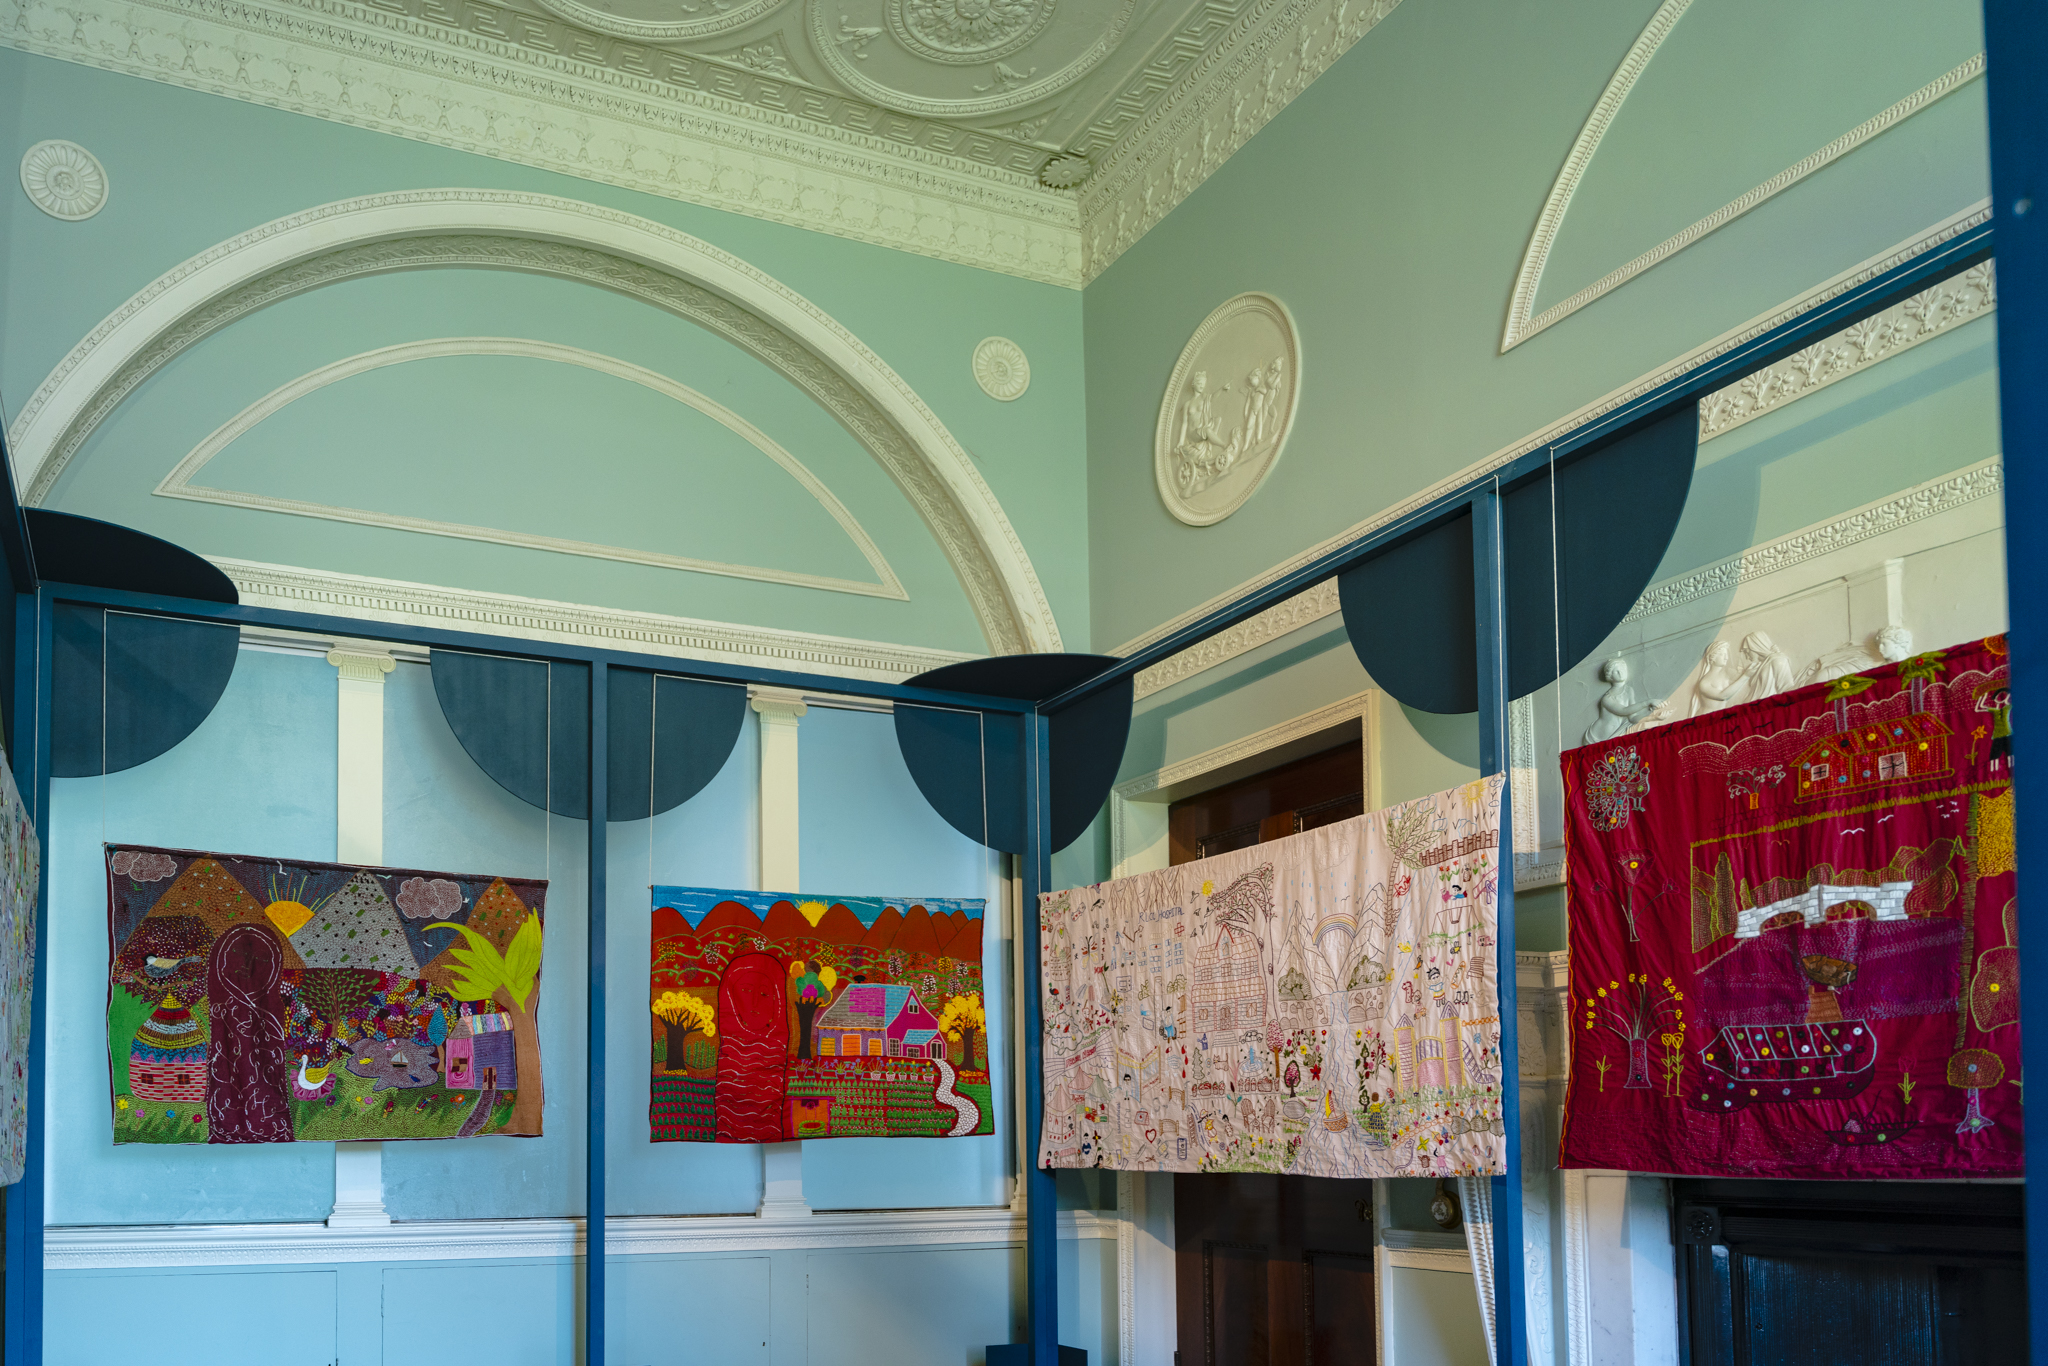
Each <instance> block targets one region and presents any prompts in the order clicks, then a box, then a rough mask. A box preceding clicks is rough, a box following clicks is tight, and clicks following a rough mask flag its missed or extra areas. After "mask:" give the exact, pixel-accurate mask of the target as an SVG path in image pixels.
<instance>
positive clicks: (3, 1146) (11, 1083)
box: [0, 755, 43, 1186]
mask: <svg viewBox="0 0 2048 1366" xmlns="http://www.w3.org/2000/svg"><path fill="white" fill-rule="evenodd" d="M42 862H43V854H42V845H41V843H40V842H39V841H38V840H37V839H36V827H35V823H34V822H33V821H31V820H29V818H28V810H27V808H25V807H23V806H22V804H21V793H20V792H19V791H17V790H16V788H15V786H14V773H13V771H12V770H10V769H9V768H8V766H7V758H6V756H5V755H0V1186H11V1185H13V1184H14V1183H15V1182H17V1181H19V1180H21V1171H22V1164H23V1163H24V1162H25V1161H26V1160H27V1158H28V1031H29V1015H30V1006H31V1004H32V1001H31V998H32V995H33V993H34V990H35V979H36V889H37V887H39V886H40V885H41V882H42Z"/></svg>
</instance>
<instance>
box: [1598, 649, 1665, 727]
mask: <svg viewBox="0 0 2048 1366" xmlns="http://www.w3.org/2000/svg"><path fill="white" fill-rule="evenodd" d="M1600 681H1601V682H1602V683H1605V684H1607V685H1608V687H1607V691H1606V692H1604V693H1602V694H1601V695H1600V714H1599V715H1598V716H1596V717H1595V718H1594V719H1593V724H1592V725H1590V726H1588V727H1586V736H1585V743H1587V744H1589V745H1597V744H1599V743H1600V742H1601V741H1602V740H1612V739H1613V738H1614V737H1615V736H1617V735H1619V734H1621V733H1622V732H1623V731H1625V730H1627V729H1628V728H1629V727H1630V726H1633V725H1634V724H1636V722H1638V721H1642V720H1646V719H1648V718H1649V717H1650V716H1651V715H1652V714H1653V713H1655V712H1656V711H1658V710H1659V709H1660V708H1661V707H1662V706H1663V705H1664V704H1663V702H1662V701H1661V700H1657V699H1653V700H1651V701H1648V702H1640V701H1637V700H1636V690H1635V685H1634V684H1632V683H1630V682H1629V681H1628V661H1626V660H1623V659H1610V660H1608V661H1607V662H1606V663H1604V664H1602V665H1601V666H1600Z"/></svg>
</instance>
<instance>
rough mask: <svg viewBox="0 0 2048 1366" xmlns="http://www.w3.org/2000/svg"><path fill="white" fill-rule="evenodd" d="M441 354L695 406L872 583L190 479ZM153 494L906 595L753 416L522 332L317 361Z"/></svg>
mask: <svg viewBox="0 0 2048 1366" xmlns="http://www.w3.org/2000/svg"><path fill="white" fill-rule="evenodd" d="M446 356H517V357H522V358H525V359H528V360H544V361H552V362H556V363H558V364H562V365H574V366H577V367H579V368H582V369H585V370H594V371H596V372H597V373H599V374H604V375H611V376H613V377H614V378H617V379H623V380H626V381H627V382H629V383H632V384H638V385H640V386H642V387H643V388H647V389H651V390H653V391H654V392H655V393H657V394H660V395H662V396H663V397H664V398H669V399H673V400H675V401H676V402H678V403H682V404H685V405H687V406H689V407H691V408H695V409H696V410H697V411H698V412H700V413H703V414H704V415H705V416H706V417H709V418H710V419H711V420H712V421H714V422H717V423H719V424H720V425H721V426H724V427H725V428H727V429H728V430H730V431H731V432H733V433H734V434H735V435H737V436H738V437H739V438H740V439H741V440H743V441H745V442H747V443H748V444H749V445H751V446H753V447H754V449H756V450H758V451H760V452H761V454H763V455H765V456H767V457H768V458H769V459H770V460H772V461H774V462H775V463H776V464H777V465H778V466H780V467H781V468H782V469H783V471H784V472H786V473H787V474H788V475H789V476H790V477H791V478H792V479H794V480H796V482H797V483H798V484H799V485H801V486H802V488H803V490H804V492H805V493H807V494H809V495H810V496H811V497H812V498H814V499H816V500H817V502H818V505H819V506H820V507H822V508H824V509H825V511H826V513H827V514H828V515H829V516H830V517H831V518H832V520H833V521H835V522H837V523H838V524H839V528H840V530H842V531H844V532H845V533H846V535H847V537H848V539H850V540H851V541H852V542H853V543H854V546H855V547H856V548H857V549H859V551H860V553H861V556H862V558H864V559H865V560H866V561H867V562H868V567H869V568H871V569H873V570H874V571H875V578H876V582H874V583H864V582H862V581H860V580H858V579H842V578H833V577H828V576H825V575H819V574H803V573H798V572H796V571H794V570H786V569H762V568H757V567H755V566H752V565H741V564H726V563H723V562H720V561H717V560H699V559H692V558H690V557H689V556H686V555H667V554H663V553H661V552H659V551H653V550H636V549H632V548H630V547H626V546H617V545H604V544H597V543H593V542H589V541H572V540H565V539H563V538H562V537H559V536H538V535H533V534H531V533H528V532H519V531H505V530H502V529H499V528H496V527H482V526H470V525H466V524H463V523H459V522H442V521H436V520H433V519H431V518H426V517H402V516H398V515H396V514H394V513H385V512H372V511H368V510H366V509H363V508H352V507H338V506H335V505H333V504H329V503H313V502H306V501H303V500H301V499H296V498H277V497H272V496H269V495H267V494H258V493H243V492H238V491H236V490H232V489H220V488H211V487H208V486H206V485H203V484H195V483H193V482H192V480H193V479H195V478H196V477H197V476H198V474H199V472H200V471H201V470H202V469H204V468H206V465H207V462H209V461H210V460H212V459H213V458H214V457H215V456H217V455H219V454H220V453H221V452H222V451H224V450H226V449H227V448H228V447H229V446H230V445H231V444H233V443H234V442H235V441H236V440H238V439H239V438H241V437H242V436H244V435H246V434H247V433H248V432H249V431H250V430H251V429H253V428H254V427H256V426H257V425H258V424H259V423H261V422H263V421H264V420H265V419H266V418H269V417H271V416H273V415H274V414H276V413H278V412H280V411H282V410H283V409H285V408H287V407H289V406H290V405H291V404H293V403H296V402H297V401H298V400H300V399H302V398H304V397H306V396H307V395H308V394H312V393H316V392H318V391H319V390H321V389H324V388H326V387H327V386H328V385H330V384H335V383H339V382H340V381H342V380H345V379H348V378H351V377H352V376H355V375H361V374H367V373H368V372H370V371H372V370H380V369H383V368H385V367H386V366H392V365H403V364H406V363H407V362H409V361H418V360H433V359H438V358H441V357H446ZM155 493H156V495H157V496H158V497H159V498H183V499H186V500H189V501H191V502H195V503H215V504H219V505H221V506H224V507H237V508H248V509H252V510H255V511H260V512H281V513H287V514H289V515H292V516H296V517H318V518H321V519H323V520H326V521H330V522H349V523H353V524H355V525H357V526H376V527H388V528H391V529H393V530H396V531H416V532H421V533H423V534H425V535H429V536H448V537H452V538H455V539H457V540H464V541H486V542H489V543H491V544H493V545H509V546H518V547H521V548H524V549H529V550H551V551H554V552H556V553H558V554H562V555H582V556H586V557H588V558H590V559H597V560H617V561H620V562H622V563H625V564H644V565H651V566H654V567H655V568H659V569H683V570H689V571H691V572H693V573H698V574H718V575H723V576H725V577H727V578H734V579H755V580H758V581H759V582H762V583H782V584H791V585H794V586H796V587H799V588H817V589H822V590H825V591H827V592H833V593H859V594H862V595H864V596H866V597H874V598H895V599H897V600H898V601H903V602H907V601H909V599H910V595H909V594H908V593H906V592H904V591H903V584H902V581H901V580H899V579H898V578H897V577H896V571H895V570H894V569H892V568H890V567H889V562H888V560H886V559H884V558H883V556H882V552H881V549H880V547H878V546H877V545H876V544H875V543H874V540H873V538H871V537H870V536H869V535H868V533H867V530H866V529H865V528H864V527H862V526H861V524H860V523H859V522H858V521H856V520H855V519H854V516H853V514H852V513H851V512H848V511H847V510H846V505H845V504H843V503H841V502H840V501H839V500H838V499H837V498H836V497H834V496H833V494H832V491H831V490H830V489H828V488H826V487H825V485H824V483H823V481H821V480H820V479H819V478H818V477H817V476H816V475H814V474H812V473H811V472H810V470H808V469H806V468H805V467H804V465H803V463H802V462H801V461H799V460H798V459H797V458H796V457H795V456H793V455H791V454H790V453H789V452H788V451H786V450H784V449H783V448H782V447H781V446H779V445H777V444H776V442H775V441H774V440H772V439H771V438H770V437H769V436H768V435H767V433H765V432H763V431H762V430H761V429H760V428H758V427H756V426H755V425H754V424H753V423H751V422H749V421H747V420H746V419H745V418H743V417H741V416H740V415H739V414H738V413H735V412H733V411H732V410H731V409H730V408H727V407H726V406H725V405H723V404H721V403H718V402H716V401H714V400H712V399H710V398H706V397H705V396H704V395H703V394H700V393H698V392H697V391H696V390H695V389H692V388H690V387H689V386H688V385H686V384H679V383H677V382H676V381H675V380H672V379H670V378H669V377H668V376H667V375H663V374H658V373H656V372H655V371H653V370H648V369H645V368H643V367H641V366H638V365H634V364H632V363H631V362H630V361H623V360H619V359H618V358H616V357H614V356H605V355H600V354H598V353H597V352H594V351H586V350H584V349H583V348H581V347H576V346H560V345H557V344H555V343H553V342H543V341H532V340H529V339H527V338H523V337H442V338H437V339H435V340H433V341H417V342H405V343H402V344H400V345H397V346H385V347H380V348H378V349H377V350H375V351H365V352H362V353H361V354H359V355H354V356H349V357H347V358H346V359H343V360H338V361H335V362H334V363H333V364H332V365H324V366H322V367H320V368H319V369H318V370H314V371H311V372H309V373H307V374H304V375H301V376H299V377H298V378H297V379H295V380H292V381H291V382H290V383H288V384H283V385H279V386H278V387H277V388H276V389H273V390H271V391H270V392H269V393H267V394H265V395H264V396H263V397H262V398H259V399H257V400H256V401H255V402H254V403H252V404H250V405H249V406H248V407H246V408H244V409H243V410H242V411H241V412H239V413H237V414H235V415H234V416H233V417H231V418H229V419H228V420H227V421H226V422H224V423H222V424H221V425H220V426H219V427H218V428H216V429H215V430H214V431H213V432H212V433H211V434H210V435H209V436H207V438H206V439H205V440H204V441H201V442H200V443H199V444H198V445H197V446H194V447H193V448H192V452H191V454H189V455H187V456H186V457H185V458H184V459H183V460H181V461H179V462H178V464H177V466H176V467H175V468H173V469H172V470H171V472H170V473H169V474H167V475H165V476H164V478H163V481H162V482H161V483H159V484H158V485H157V486H156V489H155Z"/></svg>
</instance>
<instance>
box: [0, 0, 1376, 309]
mask: <svg viewBox="0 0 2048 1366" xmlns="http://www.w3.org/2000/svg"><path fill="white" fill-rule="evenodd" d="M1396 3H1398V0H362V2H360V3H358V2H356V0H0V43H5V44H7V45H9V46H12V47H17V48H21V49H23V50H26V51H32V52H39V53H43V54H45V55H49V56H54V57H60V58H65V59H68V60H73V61H80V62H86V63H89V64H91V65H94V66H101V67H108V68H112V69H115V70H121V71H127V72H130V73H132V74H135V75H140V76H147V77H150V78H152V79H156V80H163V81H169V82H172V83H174V84H179V85H184V86H189V87H193V88H196V89H202V90H209V91H213V92H215V93H219V94H223V95H229V96H232V97H234V98H238V99H245V100H251V101H254V102H257V103H262V104H267V105H271V106H274V107H279V108H287V109H293V110H296V111H298V112H302V113H308V114H313V115H316V116H320V117H325V118H331V119H336V120H339V121H343V122H347V123H351V124H356V125H359V126H366V127H371V128H375V129H378V130H380V131H385V132H391V133H397V134H400V135H402V136H407V137H414V138H419V139H422V140H425V141H430V142H438V143H442V144H445V145H448V146H454V147H459V148H463V149H465V150H470V151H477V152H483V153H486V154H488V155H492V156H498V157H503V158H506V159H509V160H515V161H520V162H525V163H527V164H531V165H537V166H542V167H545V168H548V169H552V170H560V171H566V172H569V173H571V174H575V175H580V176H584V177H587V178H591V179H597V180H605V181H610V182H612V183H615V184H620V185H625V186H628V187H630V188H633V189H638V190H647V191H651V192H654V193H658V194H665V195H669V196H671V197H674V198H678V199H687V200H691V201H694V202H698V203H704V204H710V205H713V206H715V207H718V208H724V209H731V210H735V211H738V212H741V213H746V214H751V215H754V216H757V217H762V218H770V219H775V220H778V221H782V222H789V223H796V224H800V225H802V226H805V227H810V228H815V229H818V230H820V231H825V232H831V233H836V234H839V235H842V236H847V237H855V238H860V239H863V240H867V241H873V242H879V243H882V244H885V245H888V246H893V247H899V248H903V249H906V250H910V251H916V252H920V253H923V254H926V255H931V256H939V257H944V258H946V259H950V260H957V261H963V262H966V263H969V264H972V265H977V266H982V267H986V268H990V269H995V270H1001V271H1005V272H1007V273H1011V274H1016V275H1023V276H1028V277H1031V278H1036V279H1043V280H1048V281H1052V282H1055V283H1059V284H1067V285H1079V284H1082V283H1084V282H1085V281H1086V280H1088V279H1090V278H1092V277H1093V276H1094V275H1095V274H1096V273H1098V272H1099V271H1101V270H1102V269H1103V268H1104V267H1105V266H1107V265H1108V264H1109V263H1110V262H1111V261H1112V260H1114V259H1115V258H1116V256H1117V255H1118V254H1120V253H1121V252H1122V251H1124V250H1125V249H1126V248H1128V247H1129V246H1130V244H1131V243H1132V242H1135V241H1136V240H1137V239H1138V238H1139V237H1140V236H1142V235H1143V233H1144V232H1145V231H1146V230H1147V229H1148V228H1150V227H1151V226H1152V225H1153V224H1154V223H1156V222H1157V221H1158V220H1159V219H1161V218H1163V217H1164V216H1165V215H1166V213H1167V212H1168V211H1169V210H1171V209H1172V207H1173V206H1174V205H1175V204H1177V203H1179V202H1180V201H1181V200H1182V199H1183V198H1185V197H1186V196H1187V194H1188V193H1189V192H1191V191H1192V190H1193V189H1194V188H1195V187H1196V186H1197V185H1199V184H1200V183H1201V182H1202V181H1203V180H1204V179H1206V178H1207V177H1208V175H1210V174H1211V173H1212V172H1213V171H1214V170H1215V169H1216V168H1217V167H1218V166H1220V165H1221V164H1222V162H1223V161H1224V159H1225V158H1227V157H1228V156H1229V155H1230V154H1231V153H1232V152H1234V151H1235V150H1236V149H1237V148H1238V147H1240V146H1242V145H1243V144H1244V143H1245V141H1247V140H1248V139H1249V138H1250V137H1251V136H1252V135H1253V134H1254V133H1256V132H1257V131H1258V130H1259V129H1260V128H1261V127H1263V126H1264V125H1265V124H1266V123H1267V122H1268V121H1269V120H1271V119H1272V118H1273V116H1274V115H1276V114H1277V113H1279V111H1280V110H1281V109H1283V108H1285V107H1286V105H1287V104H1288V102H1289V101H1291V100H1292V99H1293V98H1294V96H1296V95H1297V94H1299V93H1300V92H1301V91H1302V90H1303V89H1305V88H1306V87H1307V85H1308V83H1309V82H1310V81H1312V80H1314V79H1315V77H1316V76H1318V75H1320V74H1321V73H1322V72H1323V71H1324V70H1325V69H1326V68H1327V67H1328V66H1329V65H1330V63H1331V62H1333V61H1335V60H1336V59H1337V58H1338V57H1339V56H1341V55H1342V54H1343V53H1344V52H1345V51H1346V50H1347V49H1348V48H1349V47H1350V46H1351V44H1353V43H1354V42H1356V41H1358V39H1359V38H1360V37H1362V36H1363V35H1364V34H1365V32H1366V31H1367V30H1368V29H1370V28H1371V27H1372V26H1373V25H1374V24H1375V23H1377V22H1378V21H1379V19H1380V18H1382V17H1383V16H1384V15H1385V14H1386V13H1387V12H1388V11H1389V10H1391V9H1392V8H1393V6H1394V4H1396Z"/></svg>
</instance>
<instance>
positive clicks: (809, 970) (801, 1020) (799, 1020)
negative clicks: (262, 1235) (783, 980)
mask: <svg viewBox="0 0 2048 1366" xmlns="http://www.w3.org/2000/svg"><path fill="white" fill-rule="evenodd" d="M838 984H839V974H838V973H837V972H836V971H834V970H833V969H832V968H830V967H827V966H826V965H824V964H823V963H808V964H807V963H805V962H804V960H803V959H801V958H799V959H797V960H796V961H795V962H793V963H791V964H790V965H789V994H790V1000H791V1002H792V1004H793V1005H794V1006H795V1007H796V1055H797V1056H798V1057H799V1058H808V1057H810V1056H811V1021H813V1020H815V1019H817V1018H818V1012H819V1011H820V1010H823V1009H824V1008H825V1003H826V1002H827V1001H829V1000H831V999H832V988H833V987H835V986H837V985H838Z"/></svg>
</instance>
